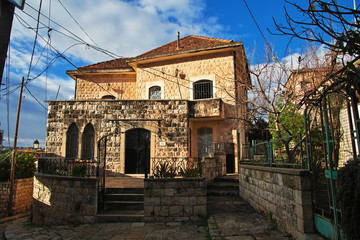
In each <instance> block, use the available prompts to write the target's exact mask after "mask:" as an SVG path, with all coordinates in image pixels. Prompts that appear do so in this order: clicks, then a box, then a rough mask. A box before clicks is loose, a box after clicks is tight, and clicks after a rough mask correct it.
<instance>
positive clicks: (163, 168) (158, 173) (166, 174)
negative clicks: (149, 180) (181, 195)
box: [154, 162, 176, 178]
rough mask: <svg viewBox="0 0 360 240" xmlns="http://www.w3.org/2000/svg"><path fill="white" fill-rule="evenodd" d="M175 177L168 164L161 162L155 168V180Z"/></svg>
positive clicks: (173, 170) (173, 169) (174, 171)
mask: <svg viewBox="0 0 360 240" xmlns="http://www.w3.org/2000/svg"><path fill="white" fill-rule="evenodd" d="M175 176H176V169H175V168H173V167H172V166H171V165H170V164H169V163H168V162H162V163H160V164H159V166H157V167H156V169H155V171H154V177H155V178H174V177H175Z"/></svg>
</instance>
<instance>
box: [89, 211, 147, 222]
mask: <svg viewBox="0 0 360 240" xmlns="http://www.w3.org/2000/svg"><path fill="white" fill-rule="evenodd" d="M143 221H144V211H143V210H140V211H139V210H123V211H119V210H118V211H116V210H113V211H102V212H100V213H98V214H97V215H96V217H95V222H97V223H114V222H143Z"/></svg>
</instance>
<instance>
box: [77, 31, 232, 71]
mask: <svg viewBox="0 0 360 240" xmlns="http://www.w3.org/2000/svg"><path fill="white" fill-rule="evenodd" d="M232 42H233V41H232V40H225V39H218V38H210V37H201V36H195V35H189V36H187V37H184V38H181V39H180V40H179V43H180V44H179V45H180V47H178V43H177V40H175V41H173V42H170V43H167V44H165V45H163V46H160V47H158V48H155V49H153V50H150V51H148V52H146V53H143V54H141V55H139V56H137V57H135V58H136V59H137V58H151V56H158V55H163V54H172V53H174V54H176V53H177V52H179V53H180V52H183V51H188V50H195V49H203V48H209V47H215V46H221V45H228V44H230V43H232ZM135 58H118V59H115V60H110V61H106V62H100V63H95V64H91V65H87V66H83V67H79V68H77V69H78V70H90V69H91V70H93V69H96V70H102V69H127V68H131V67H130V66H129V65H128V63H127V62H131V61H132V60H133V59H135Z"/></svg>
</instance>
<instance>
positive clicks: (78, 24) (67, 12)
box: [49, 0, 99, 47]
mask: <svg viewBox="0 0 360 240" xmlns="http://www.w3.org/2000/svg"><path fill="white" fill-rule="evenodd" d="M58 2H59V3H60V4H61V6H62V7H63V8H64V9H65V11H66V12H67V13H68V14H69V16H70V17H71V18H72V20H74V22H75V23H76V24H77V25H78V26H79V27H80V29H81V30H82V31H83V32H84V33H85V35H86V36H88V38H89V39H90V40H91V41H92V42H93V43H94V44H95V45H96V46H97V47H99V46H98V45H97V44H96V42H95V41H94V40H93V39H92V38H91V37H90V36H89V34H87V32H86V31H85V30H84V28H83V27H81V25H80V24H79V22H78V21H76V19H75V18H74V17H73V15H71V13H70V11H69V10H68V9H67V8H66V7H65V6H64V4H63V3H62V2H61V1H60V0H58ZM49 22H50V19H49Z"/></svg>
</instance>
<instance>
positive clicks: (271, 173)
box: [239, 165, 314, 239]
mask: <svg viewBox="0 0 360 240" xmlns="http://www.w3.org/2000/svg"><path fill="white" fill-rule="evenodd" d="M239 188H240V196H241V197H242V198H243V199H244V200H246V201H248V202H249V203H250V204H251V205H252V206H253V207H254V208H255V209H256V210H258V211H261V212H263V213H265V214H266V215H267V216H271V218H272V219H273V220H275V221H276V222H277V225H278V227H279V228H280V229H281V230H283V231H286V232H288V233H290V234H291V235H292V236H293V237H294V238H295V239H302V237H303V235H304V233H313V232H314V223H313V212H312V201H311V191H310V175H309V172H308V171H307V170H300V169H284V168H281V169H279V168H270V167H258V166H249V165H239Z"/></svg>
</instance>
